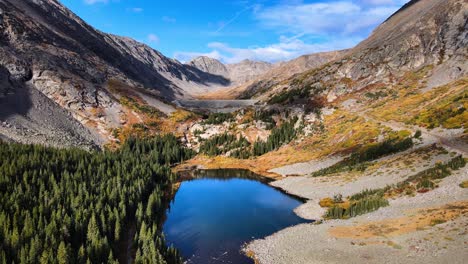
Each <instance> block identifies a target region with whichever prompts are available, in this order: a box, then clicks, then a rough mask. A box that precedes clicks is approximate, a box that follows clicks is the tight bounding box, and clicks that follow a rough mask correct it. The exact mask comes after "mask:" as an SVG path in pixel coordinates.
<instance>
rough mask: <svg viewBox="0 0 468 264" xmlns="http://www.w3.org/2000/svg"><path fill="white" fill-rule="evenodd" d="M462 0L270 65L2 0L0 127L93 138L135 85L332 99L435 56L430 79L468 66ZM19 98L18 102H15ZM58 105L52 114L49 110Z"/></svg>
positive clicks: (141, 92)
mask: <svg viewBox="0 0 468 264" xmlns="http://www.w3.org/2000/svg"><path fill="white" fill-rule="evenodd" d="M466 5H467V3H466V1H463V0H451V1H446V0H424V1H416V0H413V1H410V2H409V3H408V4H407V5H405V6H404V7H403V8H402V9H401V10H399V11H398V12H396V13H395V14H394V15H392V16H391V17H390V18H389V19H388V20H387V21H385V22H384V23H383V24H382V25H380V26H379V27H378V28H377V29H375V31H374V32H373V33H372V35H371V36H370V37H369V38H368V39H366V40H364V41H363V42H361V43H360V44H359V45H358V46H356V47H354V48H352V49H350V50H344V51H334V52H325V53H317V54H311V55H305V56H302V57H299V58H297V59H295V60H292V61H289V62H283V63H278V64H270V63H266V62H255V61H249V60H245V61H242V62H240V63H236V64H227V65H224V64H222V63H221V62H220V61H218V60H215V59H211V58H208V57H198V58H195V59H193V60H192V61H190V62H188V63H187V64H183V63H180V62H178V61H177V60H173V59H170V58H167V57H165V56H164V55H162V54H161V53H159V52H158V51H156V50H154V49H152V48H150V47H149V46H147V45H145V44H142V43H139V42H137V41H135V40H133V39H130V38H127V37H121V36H115V35H111V34H106V33H104V32H101V31H99V30H97V29H94V28H93V27H91V26H90V25H88V24H87V23H86V22H84V21H83V20H82V19H80V18H79V17H78V16H76V15H75V14H73V13H72V12H71V11H70V10H69V9H67V8H66V7H64V6H63V5H62V4H61V3H60V2H59V1H57V0H0V84H1V85H0V121H1V122H0V135H2V138H4V139H5V138H7V139H12V140H16V141H21V142H32V143H47V144H52V145H59V146H62V145H81V144H85V145H93V144H94V143H97V144H104V143H106V142H107V141H108V139H109V137H110V136H109V135H110V133H111V132H110V131H111V130H112V129H113V128H116V127H120V126H122V124H123V123H125V122H123V121H122V115H123V113H124V112H125V111H127V108H128V107H127V106H125V105H124V104H122V100H121V98H122V96H123V95H124V94H128V93H131V94H133V95H134V96H137V97H138V98H140V99H141V101H142V102H143V103H146V104H148V105H150V106H152V107H156V108H159V109H160V108H161V106H162V105H163V106H164V107H166V108H167V107H168V105H167V103H168V102H171V101H173V100H175V99H181V98H184V99H190V98H194V97H205V98H251V97H255V98H258V99H260V100H263V101H268V99H269V98H271V97H272V96H274V95H275V94H278V93H280V92H284V91H285V90H290V89H299V88H301V87H305V86H314V87H319V86H320V89H319V90H320V91H321V96H324V97H326V98H327V99H328V100H329V101H332V100H334V99H336V98H338V97H339V96H340V95H343V94H346V93H347V92H350V91H354V90H359V89H364V88H366V87H369V86H372V85H385V84H391V83H392V82H394V81H395V78H394V77H395V76H401V75H402V74H404V73H405V72H406V71H411V70H415V69H417V68H420V67H424V66H428V65H432V66H433V67H434V69H433V71H432V73H431V75H430V76H425V81H427V85H428V86H429V87H434V86H438V85H442V84H445V83H448V82H450V81H452V80H455V79H457V78H459V77H460V76H463V75H466V72H467V69H468V65H467V61H468V60H467V59H466V58H467V49H466V47H467V46H468V45H467V44H468V43H467V42H468V36H467V23H466V21H467V20H468V19H467V14H466V12H465V10H467V8H466ZM14 102H17V103H14ZM51 113H54V114H51Z"/></svg>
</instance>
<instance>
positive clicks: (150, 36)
mask: <svg viewBox="0 0 468 264" xmlns="http://www.w3.org/2000/svg"><path fill="white" fill-rule="evenodd" d="M147 40H148V42H149V43H153V44H158V43H159V37H158V36H156V34H153V33H151V34H148V36H147Z"/></svg>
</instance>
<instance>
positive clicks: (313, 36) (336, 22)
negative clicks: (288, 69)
mask: <svg viewBox="0 0 468 264" xmlns="http://www.w3.org/2000/svg"><path fill="white" fill-rule="evenodd" d="M407 1H408V0H334V1H332V2H328V1H325V0H319V1H317V2H314V3H309V4H306V3H304V2H303V1H300V0H299V1H293V0H288V1H280V3H279V4H277V5H275V6H270V7H262V6H256V7H255V8H252V15H253V17H254V19H256V20H257V21H258V24H259V25H260V26H261V27H263V28H264V29H266V30H271V31H273V32H274V33H276V34H278V35H281V37H280V38H279V41H278V42H277V43H272V44H269V45H264V46H251V47H246V48H238V47H233V46H232V45H230V44H229V43H221V42H213V43H209V44H208V45H207V46H208V48H210V51H209V52H208V53H196V52H177V53H176V54H174V55H175V57H176V58H177V59H181V60H190V59H191V58H192V57H195V56H199V55H206V56H210V57H212V58H216V59H220V60H221V61H223V62H225V63H236V62H239V61H241V60H244V59H251V60H262V61H268V62H276V61H284V60H290V59H293V58H296V57H298V56H301V55H304V54H310V53H315V52H322V51H331V50H338V49H345V48H351V47H353V46H355V45H356V44H358V43H359V42H360V41H361V40H363V39H364V38H365V37H367V35H368V34H369V33H370V32H371V30H372V29H374V28H375V27H376V26H378V25H379V24H380V23H382V22H383V21H385V19H387V18H388V17H389V16H390V15H391V14H393V13H394V12H395V11H397V10H398V9H399V8H400V7H401V6H402V5H403V4H405V3H406V2H407ZM235 18H236V17H234V19H235ZM222 29H223V27H221V28H220V29H219V30H218V31H221V30H222ZM286 36H293V37H286Z"/></svg>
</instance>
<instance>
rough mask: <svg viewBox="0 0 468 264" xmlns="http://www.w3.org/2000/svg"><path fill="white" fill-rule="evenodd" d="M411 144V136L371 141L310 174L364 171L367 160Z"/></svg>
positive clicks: (320, 174) (404, 148) (403, 148)
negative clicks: (332, 163) (334, 162)
mask: <svg viewBox="0 0 468 264" xmlns="http://www.w3.org/2000/svg"><path fill="white" fill-rule="evenodd" d="M412 146H413V141H412V138H411V137H407V138H404V139H400V138H390V139H387V140H385V141H383V142H380V143H371V144H368V145H366V146H364V147H362V148H361V149H359V150H358V151H356V152H354V153H353V154H351V156H350V157H348V158H345V159H344V160H342V161H340V162H338V163H337V164H335V165H333V166H330V167H328V168H324V169H321V170H319V171H316V172H314V173H313V174H312V176H313V177H318V176H324V175H328V174H333V173H338V172H345V171H353V170H357V171H364V170H365V169H366V168H367V167H368V166H369V165H370V163H369V161H372V160H376V159H379V158H381V157H383V156H386V155H389V154H393V153H397V152H400V151H404V150H407V149H409V148H411V147H412Z"/></svg>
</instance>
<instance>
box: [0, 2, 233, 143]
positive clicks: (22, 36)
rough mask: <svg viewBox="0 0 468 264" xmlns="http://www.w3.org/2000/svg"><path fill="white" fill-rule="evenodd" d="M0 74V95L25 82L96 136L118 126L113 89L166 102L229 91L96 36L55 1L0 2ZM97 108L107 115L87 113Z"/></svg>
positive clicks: (215, 79) (147, 52) (150, 53)
mask: <svg viewBox="0 0 468 264" xmlns="http://www.w3.org/2000/svg"><path fill="white" fill-rule="evenodd" d="M0 75H1V78H0V83H1V84H2V85H1V87H0V95H3V96H6V95H7V94H9V93H15V89H16V87H20V86H24V82H26V81H29V80H30V81H31V82H30V84H29V85H28V87H29V88H30V89H37V90H38V91H40V92H41V93H42V94H44V95H45V96H47V97H48V98H49V99H51V100H52V101H53V102H55V103H57V104H58V105H60V106H61V107H63V108H65V109H66V110H68V111H70V112H71V113H72V115H73V117H74V118H75V119H77V120H79V121H80V122H82V123H83V124H86V125H87V126H88V127H89V128H91V129H94V130H95V132H98V134H102V132H103V131H104V130H106V129H107V128H109V127H112V126H115V125H118V122H116V120H119V116H118V115H119V114H118V113H119V111H121V106H120V104H119V101H118V99H117V98H116V95H115V94H114V92H113V90H112V87H111V83H113V82H114V83H115V82H118V83H121V84H125V85H126V86H127V87H129V89H132V87H134V88H135V89H143V88H144V89H146V90H148V91H151V94H153V95H154V96H158V97H161V98H165V99H166V100H173V99H176V98H186V97H189V98H190V96H191V94H194V93H197V92H206V91H209V90H210V89H212V87H219V86H221V85H227V84H229V82H228V80H226V79H225V78H223V77H220V76H215V75H212V74H209V73H206V72H203V71H200V70H198V69H197V68H195V67H191V66H187V65H184V64H181V63H179V62H178V61H175V60H172V59H169V58H166V57H164V56H163V55H162V54H160V53H159V52H157V51H155V50H153V49H152V48H150V47H148V46H146V45H144V44H141V43H138V42H136V41H134V40H132V39H130V38H125V37H119V36H114V35H110V34H105V33H103V32H100V31H98V30H96V29H94V28H92V27H91V26H89V25H88V24H86V23H85V22H84V21H83V20H81V19H80V18H79V17H77V16H76V15H75V14H73V13H72V12H71V11H70V10H68V9H67V8H65V7H64V6H63V5H61V4H60V2H58V1H56V0H34V1H33V0H0ZM10 83H17V84H18V85H8V84H10ZM18 96H19V94H18ZM6 107H7V105H6V104H1V105H0V108H6ZM10 107H11V106H10ZM99 109H105V110H106V111H107V113H105V114H104V115H100V116H95V115H93V114H92V113H93V112H97V111H98V110H99ZM2 110H5V111H9V109H2ZM2 121H3V120H2ZM98 127H99V128H98ZM98 130H100V131H98Z"/></svg>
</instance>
